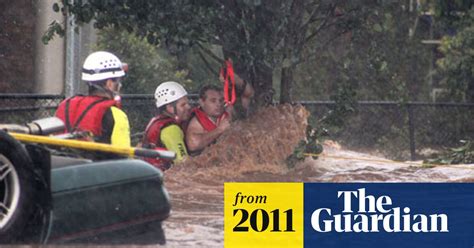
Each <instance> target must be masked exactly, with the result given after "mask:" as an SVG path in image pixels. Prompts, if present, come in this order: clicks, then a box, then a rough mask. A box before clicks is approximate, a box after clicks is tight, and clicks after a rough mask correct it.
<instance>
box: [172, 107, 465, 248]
mask: <svg viewBox="0 0 474 248" xmlns="http://www.w3.org/2000/svg"><path fill="white" fill-rule="evenodd" d="M274 111H276V112H279V113H278V115H279V118H277V119H275V120H274V123H271V121H268V120H269V119H268V118H270V120H271V119H272V118H273V117H272V115H271V114H270V116H262V119H260V120H257V122H258V121H261V122H270V123H266V125H273V127H274V128H263V129H257V128H256V129H252V128H253V127H252V125H251V124H249V123H241V124H242V126H246V129H245V130H247V131H248V130H250V131H249V132H248V135H247V134H245V133H242V132H243V129H239V125H240V124H239V123H238V124H237V127H236V131H235V135H234V134H232V133H230V134H228V135H227V136H225V137H222V139H221V141H222V143H218V144H216V145H215V146H212V147H211V149H209V150H210V151H208V152H207V153H204V154H202V155H201V156H200V158H199V157H198V158H193V159H191V160H189V161H186V162H185V163H184V164H182V165H177V166H175V167H174V168H172V169H170V170H168V171H167V172H166V173H165V186H166V188H167V189H168V191H169V193H170V196H171V202H172V213H171V217H170V218H169V219H168V220H166V221H165V224H164V227H165V233H166V237H167V244H166V247H223V245H224V217H223V216H224V213H223V212H224V209H223V208H224V183H225V182H474V165H450V166H439V167H434V168H423V167H422V166H421V163H416V162H415V163H401V162H395V161H390V160H387V159H384V158H381V157H376V156H372V155H368V154H363V153H358V152H354V151H349V150H347V149H344V148H341V147H340V146H339V145H338V144H337V143H336V142H326V144H325V145H324V152H323V154H322V155H321V157H319V158H318V159H312V158H310V157H308V158H307V159H306V160H305V161H303V162H302V163H300V164H298V165H297V166H296V167H295V168H293V169H288V168H287V167H286V165H285V164H283V163H282V162H281V159H282V158H283V157H284V156H287V155H284V154H283V155H282V154H281V153H286V154H289V153H290V152H291V147H293V146H294V144H296V143H297V141H298V140H299V139H300V138H301V135H303V134H304V132H303V131H302V130H304V129H303V128H305V122H304V121H302V120H303V119H304V118H306V117H307V115H306V113H305V112H304V111H302V109H299V108H291V109H285V110H282V109H274ZM270 112H271V111H270ZM286 113H290V114H288V115H287V114H286ZM289 119H291V120H289ZM265 120H267V121H265ZM282 120H283V121H284V122H285V125H286V126H287V127H288V126H289V127H290V128H280V126H279V125H281V124H279V123H281V121H282ZM262 125H263V124H262ZM249 126H250V127H249ZM231 132H233V131H231ZM239 132H240V133H239ZM288 132H291V134H288ZM237 134H239V135H237ZM252 137H253V138H255V139H254V140H252ZM242 140H245V142H243V141H242ZM276 141H279V142H276ZM223 143H224V144H225V143H228V144H229V143H232V146H231V147H229V146H225V145H222V144H223ZM255 144H258V145H255ZM285 145H287V146H288V147H285ZM261 146H265V147H264V148H262V147H261ZM229 149H230V150H231V151H232V154H233V155H234V156H230V157H233V158H235V159H234V160H232V159H230V158H225V157H226V152H228V151H229ZM222 157H224V158H222ZM267 157H270V158H267ZM278 161H280V162H278Z"/></svg>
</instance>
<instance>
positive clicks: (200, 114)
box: [193, 107, 229, 132]
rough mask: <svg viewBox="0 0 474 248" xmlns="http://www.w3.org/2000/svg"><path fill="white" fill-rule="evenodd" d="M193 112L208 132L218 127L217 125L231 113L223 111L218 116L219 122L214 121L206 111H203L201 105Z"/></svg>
mask: <svg viewBox="0 0 474 248" xmlns="http://www.w3.org/2000/svg"><path fill="white" fill-rule="evenodd" d="M193 114H194V116H196V118H197V120H198V121H199V123H200V124H201V126H202V127H203V128H204V129H205V130H206V131H208V132H210V131H212V130H214V129H216V128H217V125H219V122H220V121H221V120H223V119H224V118H227V117H228V116H229V113H227V112H225V111H224V113H222V115H221V116H219V117H218V118H217V122H216V123H214V122H213V121H212V120H211V119H210V118H209V116H208V115H207V114H206V113H205V112H204V111H202V110H201V108H199V107H197V108H194V109H193Z"/></svg>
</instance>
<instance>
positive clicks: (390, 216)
mask: <svg viewBox="0 0 474 248" xmlns="http://www.w3.org/2000/svg"><path fill="white" fill-rule="evenodd" d="M337 198H338V199H340V200H341V201H342V203H343V205H342V206H343V210H342V212H341V213H334V212H333V211H332V210H331V209H330V208H319V209H316V210H315V211H313V213H312V214H311V226H312V228H313V229H314V230H315V231H316V232H321V233H326V232H338V233H347V232H355V233H361V232H362V233H372V232H387V233H400V232H403V233H411V232H414V233H431V232H434V233H438V232H445V233H447V232H449V230H448V215H446V214H431V215H425V214H422V213H411V210H410V207H408V206H405V207H403V208H401V207H392V199H391V198H390V196H387V195H382V196H380V197H377V198H376V197H375V196H373V195H366V192H365V188H360V189H358V190H357V191H337ZM357 204H358V207H354V209H353V205H356V206H357Z"/></svg>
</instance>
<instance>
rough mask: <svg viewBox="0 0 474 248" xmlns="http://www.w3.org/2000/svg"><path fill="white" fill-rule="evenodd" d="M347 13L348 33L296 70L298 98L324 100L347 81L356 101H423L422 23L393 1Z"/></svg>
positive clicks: (426, 61) (426, 53) (425, 57)
mask: <svg viewBox="0 0 474 248" xmlns="http://www.w3.org/2000/svg"><path fill="white" fill-rule="evenodd" d="M343 11H345V12H347V10H346V9H343ZM345 12H343V13H344V14H346V13H345ZM348 14H349V15H350V14H351V13H348ZM352 14H353V15H356V16H354V17H353V18H352V22H351V26H350V27H351V29H350V30H349V31H347V32H345V33H344V34H343V35H341V36H339V38H337V39H334V40H333V42H332V43H331V45H330V46H328V47H327V48H326V49H322V50H320V52H319V54H318V56H317V57H315V58H314V59H313V60H311V61H309V62H308V63H306V64H302V65H301V66H300V67H298V68H297V71H298V73H296V74H297V75H298V76H297V77H296V81H297V82H298V89H299V91H298V93H297V95H299V96H300V99H305V100H308V99H310V97H313V98H316V99H324V100H329V99H328V96H330V95H334V94H335V93H336V92H338V91H339V89H338V88H340V87H347V85H351V87H352V88H353V89H354V90H355V91H356V94H357V98H358V99H359V100H391V101H406V100H408V99H410V100H426V99H427V98H428V97H429V89H428V80H427V75H428V74H429V73H430V71H429V65H430V63H431V60H430V53H431V48H430V47H429V46H426V45H423V44H422V43H421V40H423V39H429V25H428V23H426V22H422V21H421V19H419V18H420V17H419V13H418V12H416V11H411V12H410V11H409V10H408V9H407V8H406V7H403V6H402V5H400V4H399V3H398V2H392V3H385V4H382V3H370V4H366V5H364V6H361V7H360V9H359V10H358V11H357V12H356V13H352ZM416 23H418V24H417V25H415V24H416ZM410 30H412V31H411V32H410ZM337 31H338V30H329V32H328V33H327V34H325V35H329V36H331V33H333V34H332V36H334V35H335V34H334V33H336V32H337Z"/></svg>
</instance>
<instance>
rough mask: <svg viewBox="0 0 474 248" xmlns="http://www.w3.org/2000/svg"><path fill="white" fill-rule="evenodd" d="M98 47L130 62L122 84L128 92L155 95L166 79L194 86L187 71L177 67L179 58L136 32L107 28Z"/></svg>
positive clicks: (101, 34)
mask: <svg viewBox="0 0 474 248" xmlns="http://www.w3.org/2000/svg"><path fill="white" fill-rule="evenodd" d="M97 46H98V47H97V48H98V49H99V50H106V51H110V52H113V53H114V54H116V55H117V56H118V57H119V58H121V60H122V61H123V62H125V63H127V64H128V65H129V71H128V73H127V76H126V78H125V80H124V82H123V83H122V84H123V92H124V93H126V94H153V93H154V92H155V88H156V87H157V86H158V85H159V84H160V83H162V82H164V81H177V82H180V83H182V84H184V86H185V87H186V88H188V89H189V88H190V87H191V86H192V81H191V80H189V79H188V78H187V76H188V73H187V71H185V70H178V69H177V61H176V59H174V58H173V57H170V56H166V53H164V52H161V51H160V49H159V48H158V47H157V46H154V45H151V44H149V43H148V42H146V41H145V40H144V39H143V38H140V37H137V36H136V35H134V34H131V33H128V32H126V31H119V30H116V29H113V28H107V29H103V30H102V31H101V32H100V33H99V37H98V45H97Z"/></svg>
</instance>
